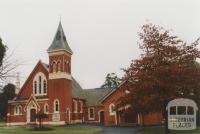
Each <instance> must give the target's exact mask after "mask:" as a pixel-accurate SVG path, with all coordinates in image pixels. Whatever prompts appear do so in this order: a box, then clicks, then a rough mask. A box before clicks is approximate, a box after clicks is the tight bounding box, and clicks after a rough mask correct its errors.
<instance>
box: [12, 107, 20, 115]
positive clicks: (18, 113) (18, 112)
mask: <svg viewBox="0 0 200 134" xmlns="http://www.w3.org/2000/svg"><path fill="white" fill-rule="evenodd" d="M14 110H15V112H14V114H15V115H21V114H22V106H21V105H19V106H18V105H16V106H15V109H14Z"/></svg>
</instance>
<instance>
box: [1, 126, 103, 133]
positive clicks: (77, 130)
mask: <svg viewBox="0 0 200 134" xmlns="http://www.w3.org/2000/svg"><path fill="white" fill-rule="evenodd" d="M99 131H101V129H100V128H86V127H85V128H84V127H80V128H78V127H64V126H62V127H54V128H53V130H46V131H44V130H43V131H39V130H37V131H34V130H32V129H30V128H25V127H10V128H9V127H8V128H6V127H5V128H0V134H94V133H97V132H99Z"/></svg>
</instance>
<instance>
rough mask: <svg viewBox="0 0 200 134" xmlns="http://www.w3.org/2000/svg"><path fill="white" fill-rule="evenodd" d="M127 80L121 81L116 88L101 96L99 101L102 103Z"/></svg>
mask: <svg viewBox="0 0 200 134" xmlns="http://www.w3.org/2000/svg"><path fill="white" fill-rule="evenodd" d="M126 82H127V80H125V81H122V82H121V84H119V85H118V86H117V87H116V88H114V89H113V90H112V91H111V92H109V93H108V94H106V95H105V96H103V97H102V98H101V99H100V100H99V102H101V103H103V102H104V101H105V100H106V99H107V98H108V97H109V96H110V95H112V94H113V93H114V92H115V91H117V90H118V89H119V88H120V87H121V86H122V85H124V84H125V83H126Z"/></svg>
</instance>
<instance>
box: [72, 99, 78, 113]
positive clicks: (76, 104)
mask: <svg viewBox="0 0 200 134" xmlns="http://www.w3.org/2000/svg"><path fill="white" fill-rule="evenodd" d="M73 107H74V113H77V112H78V103H77V101H76V100H73Z"/></svg>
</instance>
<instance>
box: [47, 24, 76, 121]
mask: <svg viewBox="0 0 200 134" xmlns="http://www.w3.org/2000/svg"><path fill="white" fill-rule="evenodd" d="M47 52H48V55H49V81H48V89H49V90H48V95H49V103H50V104H53V105H50V106H52V107H49V110H50V112H52V113H53V114H52V121H65V116H66V115H64V114H65V113H66V110H67V109H69V110H70V111H71V110H72V91H71V90H72V87H71V86H72V84H71V83H72V82H71V80H72V76H71V56H72V54H73V52H72V50H71V49H70V47H69V45H68V43H67V40H66V36H65V34H64V31H63V28H62V25H61V22H60V23H59V25H58V29H57V31H56V34H55V37H54V39H53V42H52V44H51V45H50V47H49V48H48V50H47Z"/></svg>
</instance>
